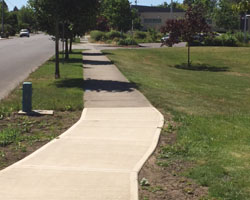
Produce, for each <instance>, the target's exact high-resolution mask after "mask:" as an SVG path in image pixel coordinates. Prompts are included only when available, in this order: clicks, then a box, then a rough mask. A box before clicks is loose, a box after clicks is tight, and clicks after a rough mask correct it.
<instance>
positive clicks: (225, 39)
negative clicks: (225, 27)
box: [204, 33, 239, 47]
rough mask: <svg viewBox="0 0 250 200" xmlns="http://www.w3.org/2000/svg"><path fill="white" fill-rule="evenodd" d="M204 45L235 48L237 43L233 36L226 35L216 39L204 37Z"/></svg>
mask: <svg viewBox="0 0 250 200" xmlns="http://www.w3.org/2000/svg"><path fill="white" fill-rule="evenodd" d="M204 45H205V46H229V47H236V46H239V41H238V40H237V38H236V37H235V36H234V35H232V34H229V33H227V34H223V35H221V36H218V37H211V36H207V37H205V40H204Z"/></svg>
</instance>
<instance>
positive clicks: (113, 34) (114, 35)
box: [106, 31, 125, 40]
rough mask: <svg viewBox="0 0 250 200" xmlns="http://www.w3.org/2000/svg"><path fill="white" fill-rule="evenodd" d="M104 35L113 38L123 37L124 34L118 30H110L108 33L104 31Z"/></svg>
mask: <svg viewBox="0 0 250 200" xmlns="http://www.w3.org/2000/svg"><path fill="white" fill-rule="evenodd" d="M106 37H107V38H108V39H109V40H113V39H114V38H125V36H124V35H123V34H122V33H120V32H119V31H110V32H108V33H106Z"/></svg>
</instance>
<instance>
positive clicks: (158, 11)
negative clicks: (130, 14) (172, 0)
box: [132, 5, 185, 30]
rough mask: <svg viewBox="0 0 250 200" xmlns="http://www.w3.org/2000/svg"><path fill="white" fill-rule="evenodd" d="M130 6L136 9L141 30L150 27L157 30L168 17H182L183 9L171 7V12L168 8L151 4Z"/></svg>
mask: <svg viewBox="0 0 250 200" xmlns="http://www.w3.org/2000/svg"><path fill="white" fill-rule="evenodd" d="M132 8H135V9H137V10H138V13H139V15H140V18H141V24H142V26H143V30H148V29H150V28H153V29H156V30H159V29H160V28H161V27H162V26H164V25H165V22H166V21H167V20H168V19H179V18H183V17H184V15H185V11H184V10H181V9H176V8H175V9H173V12H172V13H171V11H170V8H160V7H153V6H137V5H133V6H132Z"/></svg>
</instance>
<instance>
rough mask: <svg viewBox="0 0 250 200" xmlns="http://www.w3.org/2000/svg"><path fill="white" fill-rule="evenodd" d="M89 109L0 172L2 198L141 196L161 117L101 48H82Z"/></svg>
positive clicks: (123, 199) (126, 199) (114, 199)
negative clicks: (143, 175) (140, 182)
mask: <svg viewBox="0 0 250 200" xmlns="http://www.w3.org/2000/svg"><path fill="white" fill-rule="evenodd" d="M83 54H84V55H83V56H84V79H85V95H84V101H85V109H84V110H83V113H82V117H81V119H80V120H79V121H78V122H77V123H76V124H75V125H74V126H73V127H71V128H70V129H69V130H67V131H66V132H65V133H64V134H62V135H61V136H60V137H59V138H57V139H55V140H53V141H51V142H50V143H48V144H47V145H45V146H44V147H42V148H41V149H39V150H38V151H36V152H34V153H33V154H31V155H30V156H28V157H26V158H25V159H23V160H21V161H19V162H17V163H15V164H14V165H12V166H10V167H8V168H6V169H4V170H2V171H1V172H0V188H1V189H0V199H4V200H138V180H137V179H138V172H139V170H140V169H141V167H142V166H143V164H144V163H145V161H146V160H147V159H148V157H149V156H150V155H151V154H152V152H153V151H154V149H155V147H156V145H157V143H158V140H159V135H160V131H161V128H162V126H163V123H164V119H163V116H162V115H161V114H160V113H159V112H158V111H157V110H156V109H155V108H154V107H152V106H151V104H150V103H149V102H148V101H147V99H146V98H145V97H144V96H143V95H142V94H141V93H140V92H139V91H138V90H136V87H135V85H133V84H131V83H129V82H128V80H127V79H126V78H125V77H124V76H123V75H122V74H121V73H120V72H119V70H118V69H117V68H116V67H115V65H113V64H112V63H111V62H110V61H109V60H108V59H107V58H106V57H105V56H104V55H102V54H101V53H100V52H99V51H96V50H89V51H84V53H83Z"/></svg>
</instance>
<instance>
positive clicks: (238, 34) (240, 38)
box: [234, 31, 250, 43]
mask: <svg viewBox="0 0 250 200" xmlns="http://www.w3.org/2000/svg"><path fill="white" fill-rule="evenodd" d="M234 36H235V37H236V39H237V40H238V41H239V42H242V43H243V42H245V41H244V36H245V34H244V32H242V31H239V32H236V33H235V34H234ZM249 40H250V34H249V33H246V42H249Z"/></svg>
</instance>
